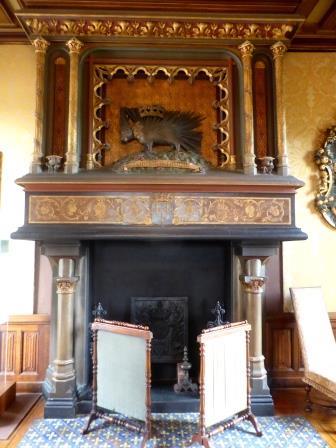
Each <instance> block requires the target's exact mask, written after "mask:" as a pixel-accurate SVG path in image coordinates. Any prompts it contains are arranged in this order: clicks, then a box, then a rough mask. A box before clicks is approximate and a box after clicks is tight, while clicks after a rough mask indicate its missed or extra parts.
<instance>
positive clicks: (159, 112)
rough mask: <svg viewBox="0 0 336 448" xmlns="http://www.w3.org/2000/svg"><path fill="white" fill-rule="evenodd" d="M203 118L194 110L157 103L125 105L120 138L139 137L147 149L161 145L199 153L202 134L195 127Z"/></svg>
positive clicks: (121, 119) (137, 138)
mask: <svg viewBox="0 0 336 448" xmlns="http://www.w3.org/2000/svg"><path fill="white" fill-rule="evenodd" d="M202 120H203V117H202V116H201V115H199V114H196V113H194V112H179V111H166V110H165V109H164V108H163V107H162V106H159V105H153V106H145V107H141V108H126V107H124V108H121V110H120V133H121V141H122V143H127V142H129V141H131V140H138V142H139V143H141V144H142V145H144V149H146V150H147V151H149V152H151V151H152V150H153V146H155V145H163V146H170V147H172V148H175V149H176V151H180V149H181V148H183V149H185V150H191V151H194V152H196V153H200V149H201V140H202V133H201V132H200V131H198V130H197V128H198V127H199V126H200V124H201V122H202Z"/></svg>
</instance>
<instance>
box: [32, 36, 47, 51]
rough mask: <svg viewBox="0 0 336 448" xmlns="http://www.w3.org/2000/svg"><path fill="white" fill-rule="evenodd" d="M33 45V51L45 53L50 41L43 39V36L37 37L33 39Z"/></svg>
mask: <svg viewBox="0 0 336 448" xmlns="http://www.w3.org/2000/svg"><path fill="white" fill-rule="evenodd" d="M33 45H34V47H35V53H46V51H47V49H48V47H49V45H50V43H49V42H48V41H47V40H45V39H43V37H37V38H36V39H34V40H33Z"/></svg>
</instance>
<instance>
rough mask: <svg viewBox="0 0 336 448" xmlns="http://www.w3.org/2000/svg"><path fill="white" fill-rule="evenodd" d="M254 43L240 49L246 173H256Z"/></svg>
mask: <svg viewBox="0 0 336 448" xmlns="http://www.w3.org/2000/svg"><path fill="white" fill-rule="evenodd" d="M254 48H255V47H254V45H253V44H252V43H251V42H249V41H246V42H244V43H243V44H241V45H240V46H239V47H238V49H239V51H240V53H241V55H242V61H243V76H244V78H243V81H244V118H245V143H244V155H243V168H244V173H245V174H256V173H257V167H256V164H255V153H254V124H253V94H252V55H253V50H254Z"/></svg>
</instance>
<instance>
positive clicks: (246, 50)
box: [238, 41, 255, 58]
mask: <svg viewBox="0 0 336 448" xmlns="http://www.w3.org/2000/svg"><path fill="white" fill-rule="evenodd" d="M238 50H239V51H240V52H241V54H242V57H243V58H244V57H246V56H248V57H252V55H253V51H254V50H255V46H254V45H253V44H252V43H251V42H249V41H246V42H244V43H242V44H241V45H239V47H238Z"/></svg>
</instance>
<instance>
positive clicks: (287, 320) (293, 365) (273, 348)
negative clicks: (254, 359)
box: [264, 313, 336, 388]
mask: <svg viewBox="0 0 336 448" xmlns="http://www.w3.org/2000/svg"><path fill="white" fill-rule="evenodd" d="M329 317H330V321H331V325H332V328H333V331H334V334H336V313H329ZM312 331H314V329H313V328H312ZM264 336H265V339H264V341H265V358H266V359H265V361H266V368H267V371H268V373H269V378H270V380H269V383H270V384H269V385H270V387H273V388H286V387H303V386H304V384H303V382H302V381H301V378H302V376H303V363H302V357H301V350H300V343H299V337H298V330H297V327H296V323H295V316H294V314H293V313H282V314H279V315H276V316H269V317H267V318H266V321H265V335H264ZM321 350H323V347H321Z"/></svg>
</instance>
